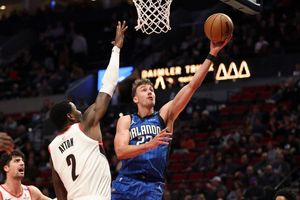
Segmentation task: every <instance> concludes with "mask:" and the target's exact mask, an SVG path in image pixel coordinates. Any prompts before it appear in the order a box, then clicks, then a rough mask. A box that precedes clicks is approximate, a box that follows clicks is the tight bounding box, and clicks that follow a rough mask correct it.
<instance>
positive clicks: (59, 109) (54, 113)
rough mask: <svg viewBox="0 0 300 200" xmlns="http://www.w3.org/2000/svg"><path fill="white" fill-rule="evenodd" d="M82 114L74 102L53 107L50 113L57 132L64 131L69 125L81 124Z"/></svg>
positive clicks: (61, 103)
mask: <svg viewBox="0 0 300 200" xmlns="http://www.w3.org/2000/svg"><path fill="white" fill-rule="evenodd" d="M81 119H82V114H81V112H80V111H79V110H77V108H76V106H75V105H74V103H72V102H68V101H62V102H60V103H57V104H55V105H54V106H53V108H52V109H51V111H50V120H51V121H52V122H53V124H54V125H55V126H56V128H57V130H60V131H62V130H63V129H65V128H66V127H67V126H68V125H71V124H74V123H77V122H80V121H81Z"/></svg>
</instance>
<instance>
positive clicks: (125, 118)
mask: <svg viewBox="0 0 300 200" xmlns="http://www.w3.org/2000/svg"><path fill="white" fill-rule="evenodd" d="M128 120H129V121H130V120H131V115H130V114H129V115H123V116H121V117H120V118H119V121H128Z"/></svg>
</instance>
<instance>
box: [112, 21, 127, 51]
mask: <svg viewBox="0 0 300 200" xmlns="http://www.w3.org/2000/svg"><path fill="white" fill-rule="evenodd" d="M127 28H128V26H126V21H123V23H121V22H120V21H118V25H117V29H116V37H115V40H114V41H112V42H111V43H112V44H113V45H115V46H117V47H119V48H122V47H123V43H124V34H125V32H126V30H127Z"/></svg>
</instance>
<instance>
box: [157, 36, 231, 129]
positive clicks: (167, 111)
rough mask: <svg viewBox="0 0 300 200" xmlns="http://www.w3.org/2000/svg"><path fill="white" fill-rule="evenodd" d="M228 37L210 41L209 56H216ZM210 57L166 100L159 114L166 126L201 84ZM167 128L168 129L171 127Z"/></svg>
mask: <svg viewBox="0 0 300 200" xmlns="http://www.w3.org/2000/svg"><path fill="white" fill-rule="evenodd" d="M230 39H231V38H228V39H227V40H225V41H224V42H223V43H218V44H215V43H213V42H210V52H209V56H210V57H215V56H217V54H218V53H219V51H220V50H221V49H222V48H223V47H224V46H225V45H226V44H227V43H228V42H229V41H230ZM211 59H212V58H209V57H208V58H207V59H205V61H204V62H203V64H202V65H201V67H199V69H198V71H197V72H196V73H195V75H194V76H193V78H192V80H191V81H190V82H189V83H188V84H187V85H185V86H184V87H183V88H182V89H181V90H180V91H179V92H178V93H177V94H176V96H175V98H174V99H173V100H172V101H170V102H168V103H167V104H165V105H164V106H163V107H162V108H161V115H162V117H163V118H164V119H165V121H166V124H167V127H168V124H169V123H170V122H174V121H175V119H176V118H177V117H178V115H179V114H180V112H181V111H182V110H183V109H184V108H185V106H186V105H187V104H188V102H189V101H190V99H191V97H192V96H193V94H194V93H195V91H196V90H197V89H198V87H199V86H200V85H201V84H202V82H203V80H204V78H205V76H206V74H207V72H208V70H209V67H210V65H211V63H212V61H211ZM168 128H169V129H170V128H171V127H168ZM171 130H172V128H171Z"/></svg>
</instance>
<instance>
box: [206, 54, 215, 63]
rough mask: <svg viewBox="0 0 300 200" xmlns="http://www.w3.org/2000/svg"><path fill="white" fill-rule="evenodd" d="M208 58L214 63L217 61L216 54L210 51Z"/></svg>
mask: <svg viewBox="0 0 300 200" xmlns="http://www.w3.org/2000/svg"><path fill="white" fill-rule="evenodd" d="M206 59H208V60H210V61H211V62H213V63H215V62H217V58H216V56H213V55H211V54H210V53H209V54H208V55H207V57H206Z"/></svg>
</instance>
